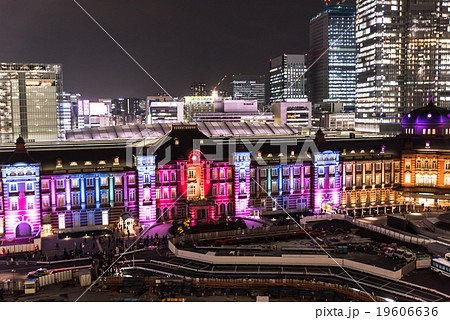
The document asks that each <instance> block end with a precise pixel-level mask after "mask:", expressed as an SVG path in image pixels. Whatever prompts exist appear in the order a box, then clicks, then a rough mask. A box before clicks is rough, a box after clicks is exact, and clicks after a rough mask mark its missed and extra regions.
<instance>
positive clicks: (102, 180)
mask: <svg viewBox="0 0 450 320" xmlns="http://www.w3.org/2000/svg"><path fill="white" fill-rule="evenodd" d="M100 184H101V185H102V186H107V185H108V177H101V178H100Z"/></svg>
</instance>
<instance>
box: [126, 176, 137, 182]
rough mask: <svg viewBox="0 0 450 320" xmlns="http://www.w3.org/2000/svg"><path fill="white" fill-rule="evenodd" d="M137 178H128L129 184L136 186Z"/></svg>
mask: <svg viewBox="0 0 450 320" xmlns="http://www.w3.org/2000/svg"><path fill="white" fill-rule="evenodd" d="M134 182H135V178H134V176H128V184H134Z"/></svg>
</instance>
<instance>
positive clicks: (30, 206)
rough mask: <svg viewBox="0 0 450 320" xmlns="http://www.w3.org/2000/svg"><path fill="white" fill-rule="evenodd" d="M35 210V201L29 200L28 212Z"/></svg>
mask: <svg viewBox="0 0 450 320" xmlns="http://www.w3.org/2000/svg"><path fill="white" fill-rule="evenodd" d="M32 209H34V201H33V199H31V198H28V199H27V210H32Z"/></svg>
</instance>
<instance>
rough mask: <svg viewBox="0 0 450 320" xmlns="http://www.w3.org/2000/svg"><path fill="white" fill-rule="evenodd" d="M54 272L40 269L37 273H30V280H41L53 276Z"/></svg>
mask: <svg viewBox="0 0 450 320" xmlns="http://www.w3.org/2000/svg"><path fill="white" fill-rule="evenodd" d="M52 272H53V271H52V270H47V269H45V268H39V269H37V270H35V271H30V272H28V278H30V279H33V278H39V277H42V276H46V275H48V274H52Z"/></svg>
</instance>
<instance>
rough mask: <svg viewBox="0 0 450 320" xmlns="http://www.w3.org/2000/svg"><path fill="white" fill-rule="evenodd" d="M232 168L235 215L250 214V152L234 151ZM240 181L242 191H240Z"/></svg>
mask: <svg viewBox="0 0 450 320" xmlns="http://www.w3.org/2000/svg"><path fill="white" fill-rule="evenodd" d="M234 170H235V171H234V175H235V176H234V180H235V182H234V190H235V207H236V208H235V212H236V214H235V216H236V217H245V216H248V215H250V210H249V208H248V204H249V202H250V152H235V153H234ZM242 172H243V174H242ZM241 183H242V184H243V186H244V190H243V191H244V192H241Z"/></svg>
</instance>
